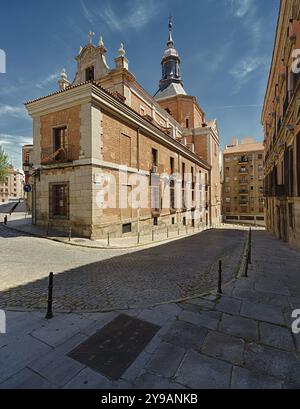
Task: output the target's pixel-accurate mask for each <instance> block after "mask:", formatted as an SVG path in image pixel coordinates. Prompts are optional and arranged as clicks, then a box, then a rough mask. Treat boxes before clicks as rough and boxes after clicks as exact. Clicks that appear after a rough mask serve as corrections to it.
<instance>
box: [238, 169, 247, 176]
mask: <svg viewBox="0 0 300 409" xmlns="http://www.w3.org/2000/svg"><path fill="white" fill-rule="evenodd" d="M239 172H240V174H241V175H248V174H249V171H248V169H246V168H241V169H240V170H239Z"/></svg>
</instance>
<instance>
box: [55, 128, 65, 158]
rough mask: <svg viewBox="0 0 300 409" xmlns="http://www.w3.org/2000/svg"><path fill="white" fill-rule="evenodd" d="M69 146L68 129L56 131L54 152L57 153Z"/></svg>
mask: <svg viewBox="0 0 300 409" xmlns="http://www.w3.org/2000/svg"><path fill="white" fill-rule="evenodd" d="M66 145H67V127H66V126H62V127H61V128H55V129H54V152H57V151H58V150H59V149H61V148H65V147H66Z"/></svg>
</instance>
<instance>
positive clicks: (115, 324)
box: [68, 314, 160, 380]
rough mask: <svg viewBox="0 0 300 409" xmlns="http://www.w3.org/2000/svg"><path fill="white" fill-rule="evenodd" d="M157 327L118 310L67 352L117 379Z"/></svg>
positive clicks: (146, 343)
mask: <svg viewBox="0 0 300 409" xmlns="http://www.w3.org/2000/svg"><path fill="white" fill-rule="evenodd" d="M159 330H160V327H158V326H157V325H154V324H151V323H149V322H145V321H141V320H138V319H136V318H132V317H128V316H127V315H123V314H121V315H119V316H118V317H117V318H115V319H114V320H113V321H112V322H110V323H109V324H108V325H106V326H105V327H104V328H103V329H101V330H100V331H99V332H97V333H96V334H95V335H93V336H92V337H90V338H89V339H88V340H87V341H85V342H84V343H83V344H81V345H79V346H78V347H77V348H76V349H75V350H74V351H72V352H71V353H70V354H69V355H68V356H69V357H71V358H73V359H75V360H76V361H78V362H80V363H81V364H83V365H85V366H87V367H89V368H91V369H94V370H96V371H98V372H100V373H101V374H102V375H104V376H106V377H107V378H110V379H113V380H118V379H120V377H121V376H122V375H123V374H124V373H125V372H126V370H127V369H128V368H129V367H130V366H131V364H132V363H133V362H134V361H135V360H136V358H137V357H138V356H139V355H140V353H141V352H142V351H143V350H144V348H145V347H146V346H147V345H148V343H149V342H150V341H151V340H152V338H153V337H154V336H155V335H156V334H157V332H158V331H159Z"/></svg>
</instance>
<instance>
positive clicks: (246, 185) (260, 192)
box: [223, 140, 265, 225]
mask: <svg viewBox="0 0 300 409" xmlns="http://www.w3.org/2000/svg"><path fill="white" fill-rule="evenodd" d="M249 142H251V141H247V140H245V141H244V143H241V144H238V143H236V144H235V145H231V146H227V147H226V148H225V150H224V152H223V219H224V221H226V222H236V223H237V222H238V223H249V224H257V225H264V222H265V218H264V189H263V181H264V167H263V160H264V147H263V144H262V143H249Z"/></svg>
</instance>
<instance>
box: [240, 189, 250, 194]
mask: <svg viewBox="0 0 300 409" xmlns="http://www.w3.org/2000/svg"><path fill="white" fill-rule="evenodd" d="M240 195H241V196H247V195H249V190H248V189H240Z"/></svg>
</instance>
